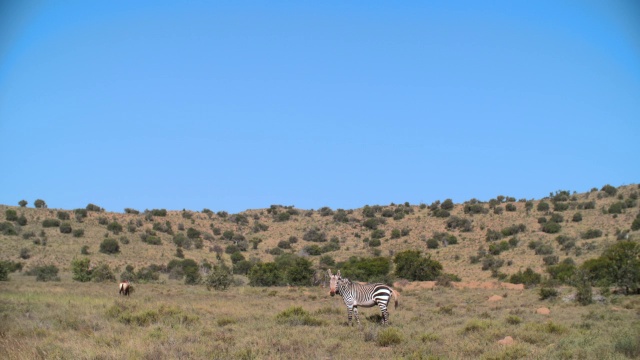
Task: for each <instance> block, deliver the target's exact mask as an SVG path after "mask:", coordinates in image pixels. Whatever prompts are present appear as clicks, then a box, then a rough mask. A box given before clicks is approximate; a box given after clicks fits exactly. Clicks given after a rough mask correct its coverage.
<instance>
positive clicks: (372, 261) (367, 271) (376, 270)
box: [338, 256, 391, 282]
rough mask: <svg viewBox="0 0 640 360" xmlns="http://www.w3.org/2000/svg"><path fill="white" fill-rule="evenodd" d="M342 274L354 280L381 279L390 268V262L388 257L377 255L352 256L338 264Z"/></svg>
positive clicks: (369, 280)
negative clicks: (367, 256)
mask: <svg viewBox="0 0 640 360" xmlns="http://www.w3.org/2000/svg"><path fill="white" fill-rule="evenodd" d="M338 266H339V267H340V269H341V271H342V275H343V276H344V277H346V278H349V279H352V280H356V281H365V282H373V281H381V280H384V279H386V277H387V275H388V274H389V271H390V270H391V262H390V261H389V259H388V258H386V257H382V256H377V257H372V258H360V257H355V256H352V257H350V258H349V260H347V261H346V262H345V263H343V264H338Z"/></svg>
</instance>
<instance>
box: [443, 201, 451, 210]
mask: <svg viewBox="0 0 640 360" xmlns="http://www.w3.org/2000/svg"><path fill="white" fill-rule="evenodd" d="M440 208H441V209H442V210H453V200H451V199H446V200H445V201H443V202H442V204H441V205H440Z"/></svg>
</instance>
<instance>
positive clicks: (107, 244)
mask: <svg viewBox="0 0 640 360" xmlns="http://www.w3.org/2000/svg"><path fill="white" fill-rule="evenodd" d="M100 252H101V253H103V254H117V253H119V252H120V245H119V244H118V240H116V239H112V238H106V239H104V240H102V243H100Z"/></svg>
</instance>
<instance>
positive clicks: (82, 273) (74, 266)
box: [71, 258, 91, 282]
mask: <svg viewBox="0 0 640 360" xmlns="http://www.w3.org/2000/svg"><path fill="white" fill-rule="evenodd" d="M90 265H91V260H89V258H82V259H74V260H73V261H72V262H71V272H72V273H73V280H75V281H80V282H87V281H91V269H90V268H89V267H90Z"/></svg>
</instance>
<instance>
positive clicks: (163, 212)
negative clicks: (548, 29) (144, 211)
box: [151, 209, 167, 216]
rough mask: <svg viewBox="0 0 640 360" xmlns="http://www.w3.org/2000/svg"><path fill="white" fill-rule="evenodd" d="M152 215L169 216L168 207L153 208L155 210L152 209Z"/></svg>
mask: <svg viewBox="0 0 640 360" xmlns="http://www.w3.org/2000/svg"><path fill="white" fill-rule="evenodd" d="M151 215H152V216H167V210H166V209H153V210H151Z"/></svg>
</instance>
